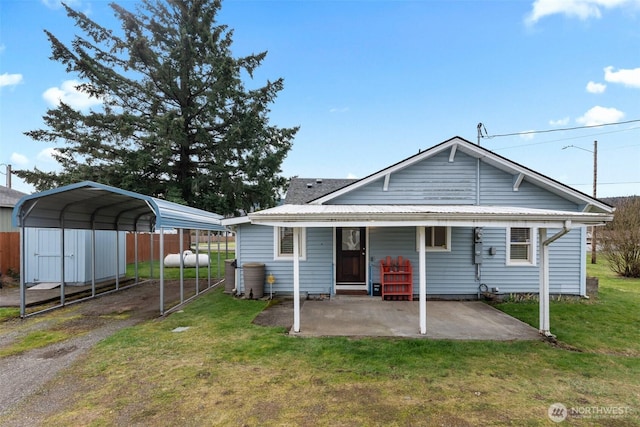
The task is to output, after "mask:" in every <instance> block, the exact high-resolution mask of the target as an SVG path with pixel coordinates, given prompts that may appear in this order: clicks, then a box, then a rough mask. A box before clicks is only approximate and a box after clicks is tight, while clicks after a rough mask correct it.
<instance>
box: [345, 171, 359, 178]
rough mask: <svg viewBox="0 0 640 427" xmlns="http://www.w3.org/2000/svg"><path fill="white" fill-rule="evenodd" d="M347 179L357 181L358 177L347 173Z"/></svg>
mask: <svg viewBox="0 0 640 427" xmlns="http://www.w3.org/2000/svg"><path fill="white" fill-rule="evenodd" d="M347 179H358V177H357V175H355V174H353V173H351V172H349V173H348V174H347Z"/></svg>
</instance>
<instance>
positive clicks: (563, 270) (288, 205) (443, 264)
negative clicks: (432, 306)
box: [223, 137, 613, 334]
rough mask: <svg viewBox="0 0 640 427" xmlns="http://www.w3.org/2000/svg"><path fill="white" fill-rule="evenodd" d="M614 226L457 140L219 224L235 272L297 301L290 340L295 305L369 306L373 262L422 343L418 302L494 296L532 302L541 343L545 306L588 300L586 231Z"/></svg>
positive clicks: (589, 201) (309, 184)
mask: <svg viewBox="0 0 640 427" xmlns="http://www.w3.org/2000/svg"><path fill="white" fill-rule="evenodd" d="M612 218H613V208H612V207H611V206H610V205H608V204H606V203H604V202H601V201H599V200H597V199H594V198H592V197H590V196H588V195H586V194H584V193H582V192H579V191H577V190H575V189H573V188H570V187H568V186H566V185H564V184H562V183H560V182H558V181H555V180H553V179H551V178H549V177H547V176H544V175H542V174H540V173H537V172H535V171H533V170H531V169H528V168H527V167H525V166H523V165H520V164H518V163H515V162H512V161H510V160H508V159H506V158H504V157H502V156H499V155H497V154H495V153H493V152H491V151H490V150H487V149H486V148H483V147H481V146H479V145H476V144H473V143H471V142H469V141H467V140H464V139H462V138H459V137H455V138H452V139H450V140H448V141H445V142H443V143H441V144H438V145H436V146H434V147H432V148H429V149H427V150H426V151H423V152H420V153H418V154H416V155H414V156H412V157H409V158H407V159H405V160H402V161H400V162H398V163H395V164H393V165H391V166H389V167H387V168H385V169H382V170H380V171H378V172H375V173H373V174H371V175H369V176H367V177H365V178H363V179H359V180H320V179H318V180H317V179H313V180H301V179H299V178H297V179H294V180H292V183H291V186H290V188H289V191H288V193H287V196H286V199H285V203H284V204H283V205H280V206H277V207H275V208H271V209H265V210H262V211H258V212H254V213H250V214H249V215H248V216H244V217H237V218H231V219H227V220H225V221H223V223H225V224H226V225H229V226H233V227H235V229H236V233H237V234H236V256H237V259H238V262H237V264H238V266H239V267H241V266H242V265H243V264H244V263H248V262H251V263H255V262H258V263H264V264H265V268H266V272H267V276H269V275H272V276H273V278H274V279H275V282H274V283H273V291H274V293H276V294H277V293H292V294H293V295H294V328H293V329H294V331H296V332H297V331H299V328H300V317H299V298H300V296H301V295H303V296H304V295H305V294H336V293H338V294H339V293H357V292H362V293H368V294H372V291H373V290H374V289H376V288H377V285H378V283H381V282H382V283H384V281H383V279H382V278H381V271H382V270H381V263H380V261H381V260H383V261H384V260H386V259H387V257H390V258H391V260H392V261H394V263H397V260H398V257H402V260H409V263H410V265H411V270H412V275H411V276H410V281H411V284H412V286H411V288H409V289H410V290H409V292H410V293H411V296H414V299H417V300H418V301H419V304H420V313H421V315H420V331H421V332H422V333H426V298H427V297H429V298H458V299H468V298H477V297H478V295H479V292H480V291H484V290H489V291H492V290H493V291H499V292H500V293H539V294H540V313H541V316H540V331H541V333H543V334H549V316H548V299H549V294H571V295H585V294H586V256H585V255H586V236H587V232H586V228H587V226H597V225H603V224H604V223H605V222H607V221H611V220H612ZM392 268H398V266H397V265H394V266H393V267H392ZM405 279H406V277H405ZM237 288H238V290H239V292H243V290H244V283H243V275H242V274H239V277H238V283H237ZM383 288H384V286H383ZM382 292H384V289H383V290H382ZM405 292H407V290H406V288H405ZM407 299H409V298H407Z"/></svg>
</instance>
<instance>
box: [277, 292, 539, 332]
mask: <svg viewBox="0 0 640 427" xmlns="http://www.w3.org/2000/svg"><path fill="white" fill-rule="evenodd" d="M419 310H420V308H419V302H418V301H383V300H381V299H380V298H379V297H378V298H376V297H356V296H336V297H333V298H331V299H330V300H318V301H315V300H307V301H304V302H303V304H302V308H301V310H300V332H298V333H295V332H293V331H291V332H290V334H291V335H294V336H300V337H317V336H352V337H408V338H434V339H453V340H501V341H509V340H535V339H540V338H541V336H540V334H539V333H538V330H537V329H535V328H533V327H531V326H530V325H528V324H526V323H524V322H522V321H520V320H518V319H515V318H513V317H511V316H509V315H507V314H505V313H503V312H501V311H500V310H497V309H495V308H493V307H491V306H490V305H487V304H485V303H483V302H481V301H427V334H426V335H422V334H420V311H419Z"/></svg>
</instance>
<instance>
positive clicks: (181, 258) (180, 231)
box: [161, 228, 184, 304]
mask: <svg viewBox="0 0 640 427" xmlns="http://www.w3.org/2000/svg"><path fill="white" fill-rule="evenodd" d="M178 235H179V236H180V304H182V303H183V302H184V233H183V229H182V228H179V229H178ZM161 258H162V257H161ZM163 264H164V263H163Z"/></svg>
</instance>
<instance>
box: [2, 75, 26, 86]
mask: <svg viewBox="0 0 640 427" xmlns="http://www.w3.org/2000/svg"><path fill="white" fill-rule="evenodd" d="M20 83H22V74H9V73H4V74H0V87H4V86H15V85H17V84H20Z"/></svg>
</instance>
